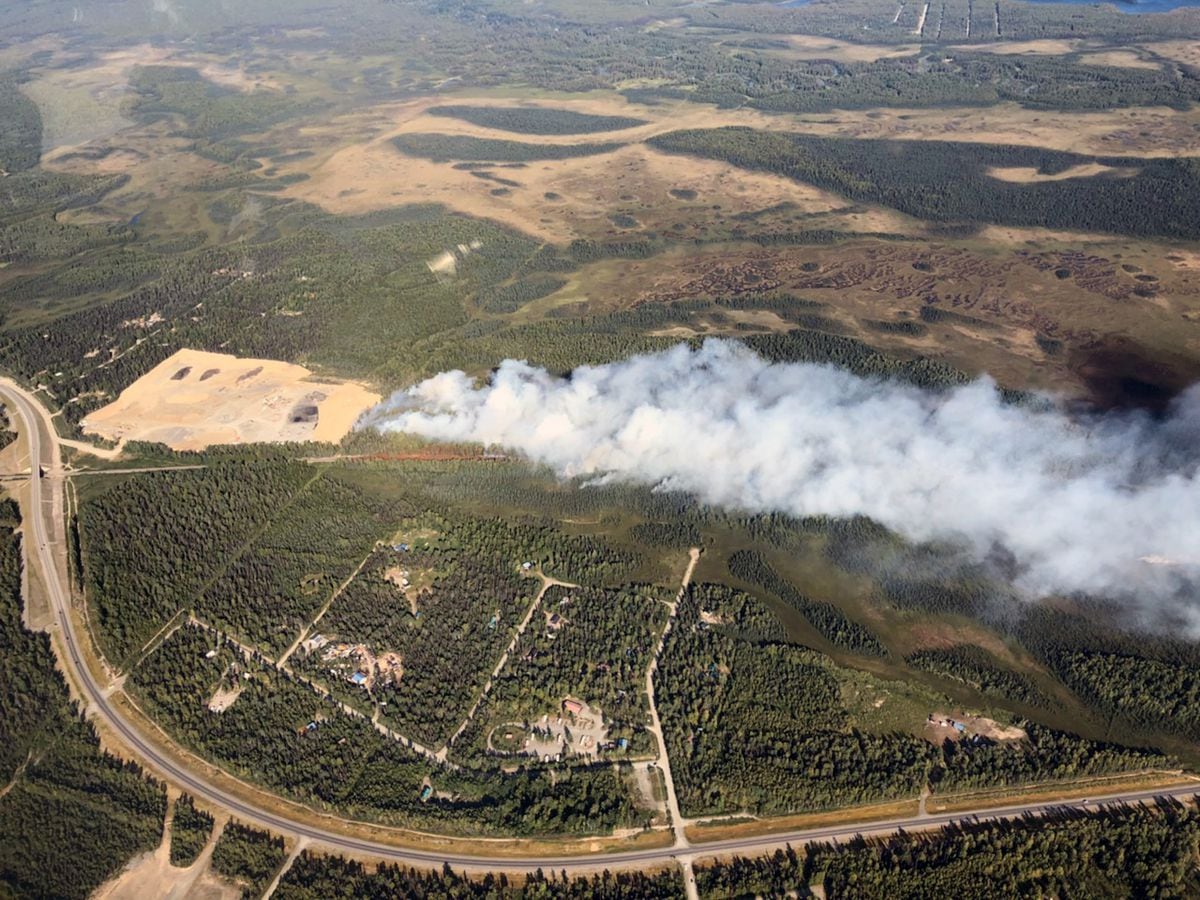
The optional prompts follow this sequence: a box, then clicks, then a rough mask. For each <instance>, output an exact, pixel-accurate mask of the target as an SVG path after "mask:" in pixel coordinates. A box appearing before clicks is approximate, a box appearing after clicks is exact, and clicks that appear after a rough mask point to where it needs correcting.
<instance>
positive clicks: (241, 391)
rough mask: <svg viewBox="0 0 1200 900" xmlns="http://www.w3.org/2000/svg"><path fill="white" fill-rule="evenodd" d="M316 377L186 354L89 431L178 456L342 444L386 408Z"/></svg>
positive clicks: (286, 366) (129, 391) (297, 369)
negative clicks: (374, 410) (243, 447)
mask: <svg viewBox="0 0 1200 900" xmlns="http://www.w3.org/2000/svg"><path fill="white" fill-rule="evenodd" d="M185 370H187V371H186V372H185ZM213 370H216V371H215V374H212V371H213ZM180 373H184V374H182V375H181V374H180ZM311 375H312V373H311V372H310V371H309V370H308V369H305V368H304V367H303V366H298V365H294V364H292V363H285V362H279V361H276V360H262V359H239V358H237V357H235V356H228V355H226V354H222V353H207V352H203V351H198V350H180V351H179V352H178V353H176V354H174V355H173V356H171V357H170V358H169V359H167V360H165V361H163V362H162V363H160V364H159V365H157V366H156V367H155V368H154V369H152V370H151V371H150V372H148V373H146V374H145V375H143V376H142V377H141V378H139V379H138V380H137V381H135V382H134V383H133V384H132V385H130V386H129V387H128V388H126V389H125V390H124V391H122V392H121V396H120V397H118V398H117V400H116V401H114V402H113V403H110V404H109V405H108V406H105V407H103V408H102V409H99V410H97V411H96V412H94V413H92V414H91V415H89V416H88V417H87V418H86V419H85V420H84V422H83V423H82V427H83V429H84V431H85V432H88V433H91V434H98V435H100V436H101V437H104V438H107V439H109V440H139V441H153V442H157V443H163V444H166V445H167V446H169V447H171V448H172V449H175V450H202V449H204V448H205V447H209V446H212V445H214V444H241V443H256V442H268V443H271V442H282V441H289V442H290V441H327V442H331V443H336V442H337V441H340V440H341V439H342V438H343V437H344V436H345V435H346V434H347V433H348V432H349V431H350V429H351V428H352V427H353V426H354V423H355V422H356V421H357V420H358V417H359V416H360V415H362V413H363V412H365V411H366V410H367V409H369V408H370V407H372V406H373V405H375V404H376V403H378V402H379V399H380V398H379V395H377V394H373V393H371V392H370V391H369V390H367V389H366V388H365V387H363V386H362V385H359V384H353V383H348V382H347V383H332V382H325V381H321V382H317V381H313V380H312V379H311ZM203 376H207V377H203Z"/></svg>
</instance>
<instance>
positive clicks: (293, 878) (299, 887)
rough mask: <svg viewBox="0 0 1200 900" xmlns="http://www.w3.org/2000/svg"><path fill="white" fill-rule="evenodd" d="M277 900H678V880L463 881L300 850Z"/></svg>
mask: <svg viewBox="0 0 1200 900" xmlns="http://www.w3.org/2000/svg"><path fill="white" fill-rule="evenodd" d="M274 896H275V897H277V898H279V900H327V898H330V897H337V896H342V897H355V898H361V900H391V898H394V897H411V898H414V900H451V898H453V900H551V898H553V900H682V898H683V897H684V896H685V894H684V890H683V882H682V879H681V878H680V877H679V875H678V874H677V873H676V872H675V871H673V870H672V871H668V872H663V873H653V872H609V871H607V870H606V871H604V872H601V873H600V874H597V875H577V876H574V877H568V876H566V875H565V873H564V874H562V875H560V874H559V873H557V872H553V871H550V872H542V871H541V870H538V871H536V872H534V873H533V874H532V875H530V876H529V877H527V878H520V879H518V878H513V879H511V880H510V879H509V877H508V876H507V875H505V874H503V873H500V874H498V875H493V874H488V875H485V876H483V877H482V878H469V877H467V876H466V875H461V874H459V873H457V872H455V871H454V870H453V869H451V868H450V867H449V866H446V867H444V868H442V869H441V870H434V871H419V870H417V869H410V868H406V867H403V866H393V865H387V864H385V865H382V866H379V867H378V868H377V869H376V870H375V871H370V870H368V869H367V868H366V867H365V866H363V865H362V864H361V863H358V862H354V861H352V860H346V859H343V858H341V857H328V856H317V855H315V854H313V853H310V852H308V851H305V852H304V853H301V854H300V856H299V857H297V859H296V861H295V862H294V863H293V864H292V867H291V868H290V869H288V871H287V872H286V873H285V874H284V876H283V879H282V880H281V881H280V883H279V888H278V889H277V890H276V891H275V894H274Z"/></svg>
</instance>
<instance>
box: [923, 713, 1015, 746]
mask: <svg viewBox="0 0 1200 900" xmlns="http://www.w3.org/2000/svg"><path fill="white" fill-rule="evenodd" d="M925 737H926V738H927V739H928V740H929V741H930V742H931V743H934V744H939V745H940V744H942V743H943V742H945V741H955V742H957V741H962V740H972V739H974V738H977V737H978V738H986V739H987V740H990V741H1023V740H1025V739H1026V738H1028V737H1029V735H1028V734H1026V733H1025V730H1024V729H1023V728H1018V727H1017V726H1015V725H1001V724H1000V723H999V722H997V721H996V720H995V719H989V718H987V717H986V716H976V715H969V714H967V713H954V714H949V715H947V714H946V713H943V712H940V711H935V712H932V713H930V715H929V721H928V722H927V723H926V725H925Z"/></svg>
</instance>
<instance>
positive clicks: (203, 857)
mask: <svg viewBox="0 0 1200 900" xmlns="http://www.w3.org/2000/svg"><path fill="white" fill-rule="evenodd" d="M223 825H224V823H223V821H221V820H218V822H217V824H216V826H215V827H214V828H213V832H212V835H211V836H210V837H209V840H208V844H207V845H206V846H205V848H204V851H203V852H202V853H201V854H200V857H199V858H198V859H197V860H196V861H195V862H194V863H192V864H191V865H190V866H188V867H186V868H182V869H180V868H176V867H175V866H172V865H171V832H170V827H169V826H168V827H167V828H165V829H164V830H163V839H162V843H161V844H159V846H158V847H157V848H156V849H155V850H153V851H152V852H150V853H144V854H142V855H141V856H138V857H135V858H134V859H133V860H131V861H130V863H129V864H128V865H127V866H126V867H125V870H124V871H123V872H122V873H121V874H120V875H118V876H117V877H116V878H114V879H113V880H112V881H109V882H108V883H107V884H105V885H102V886H101V887H100V888H99V889H98V890H97V891H96V893H95V894H93V895H92V897H93V900H146V898H150V897H155V898H159V897H161V898H163V900H238V898H239V897H241V895H242V892H241V891H240V890H239V889H238V888H237V887H235V886H234V885H232V884H230V883H229V882H227V881H225V879H223V878H221V877H220V876H219V875H217V874H216V873H215V872H213V871H212V869H211V866H210V862H211V860H212V851H213V847H214V846H215V845H216V840H217V837H218V836H219V835H220V833H221V829H222V827H223Z"/></svg>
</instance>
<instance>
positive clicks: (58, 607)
mask: <svg viewBox="0 0 1200 900" xmlns="http://www.w3.org/2000/svg"><path fill="white" fill-rule="evenodd" d="M0 394H2V395H4V396H5V397H7V398H8V399H9V400H10V401H11V403H12V407H13V409H15V411H16V412H17V414H18V415H19V416H20V417H21V419H22V420H23V422H24V429H23V430H24V431H25V433H26V435H27V440H28V442H29V450H30V455H31V458H32V459H33V460H34V461H35V463H34V465H32V466H31V476H30V500H31V506H30V508H31V509H32V510H34V511H35V512H36V513H37V514H35V515H33V516H32V519H31V521H29V522H27V523H26V526H27V528H26V540H25V542H24V543H25V552H26V553H27V554H28V557H27V561H28V563H29V564H30V565H35V566H36V567H37V568H38V569H40V571H41V573H42V575H43V579H44V581H45V583H46V590H47V591H48V594H49V598H50V602H51V604H52V605H53V608H54V614H55V616H56V618H57V622H58V624H57V627H58V628H59V629H60V633H61V638H62V644H63V646H64V647H65V649H66V657H65V658H64V660H63V663H64V665H65V666H66V667H67V669H68V674H69V676H70V678H71V679H72V680H73V681H74V682H75V683H76V684H77V685H79V686H80V688H81V689H82V691H83V693H84V696H85V699H86V700H87V702H88V704H89V706H90V708H91V710H93V711H94V712H95V714H96V715H97V716H98V717H99V718H100V719H101V720H102V721H103V722H104V724H105V725H107V726H108V727H109V728H111V729H112V731H113V732H115V733H116V734H117V735H119V736H120V738H121V740H122V741H123V742H124V743H125V744H127V745H128V747H129V748H130V749H131V750H132V751H133V753H134V754H135V755H136V756H137V757H139V758H140V759H141V760H142V761H143V763H145V764H146V765H147V766H148V767H149V768H151V769H153V770H156V771H157V772H158V773H160V774H162V775H164V776H165V777H166V778H168V779H169V780H170V781H172V782H174V783H175V784H176V785H178V786H179V787H180V788H182V789H183V790H186V791H188V792H189V793H191V794H193V795H195V796H197V797H200V798H202V799H204V800H206V801H208V802H210V803H213V804H216V805H218V806H221V807H224V808H225V809H227V810H229V811H230V812H231V813H232V814H234V815H236V816H238V817H240V818H242V819H247V820H250V821H253V822H257V823H259V824H261V825H264V826H266V827H268V828H271V829H273V830H275V831H278V832H281V833H284V834H291V835H295V836H297V837H298V838H302V839H308V840H310V841H313V842H316V843H319V844H322V845H324V846H325V847H328V848H331V849H332V850H334V851H338V852H342V853H348V854H356V855H362V856H372V857H376V858H381V859H385V860H389V861H392V862H399V863H406V864H410V865H417V866H426V867H428V866H440V865H442V864H443V863H450V864H451V865H453V866H455V867H457V868H460V869H466V870H471V871H481V870H506V871H518V870H524V871H532V870H533V869H536V868H541V869H566V870H568V871H572V872H578V871H587V870H594V869H597V868H601V867H607V868H612V869H618V868H627V869H628V868H639V867H649V866H654V865H663V864H670V863H672V862H677V861H679V859H680V857H681V856H683V855H688V856H692V857H701V856H706V855H709V854H713V855H715V854H729V853H742V854H756V853H763V852H766V851H769V850H773V849H775V848H777V847H781V846H783V845H785V844H803V843H805V842H807V841H812V840H832V839H839V838H851V837H854V836H855V835H858V834H862V835H881V834H890V833H894V832H896V831H900V830H902V829H907V830H917V829H921V828H928V827H930V826H937V825H947V824H950V823H955V822H969V821H991V820H997V819H1010V818H1015V817H1020V816H1025V815H1031V814H1032V815H1037V814H1041V813H1045V812H1048V811H1050V810H1055V809H1063V808H1065V807H1074V808H1082V807H1084V806H1088V807H1095V806H1097V805H1100V804H1102V803H1110V802H1111V803H1117V802H1120V803H1135V802H1141V801H1146V800H1152V799H1155V798H1158V797H1176V798H1180V799H1184V798H1187V799H1191V798H1192V797H1194V796H1195V795H1196V794H1197V793H1200V787H1189V788H1176V789H1173V790H1156V791H1155V790H1151V791H1132V792H1126V793H1115V794H1111V795H1108V796H1103V797H1093V798H1091V799H1090V800H1089V801H1067V802H1062V801H1059V802H1046V803H1025V804H1020V805H1017V806H1009V807H1004V808H999V809H995V808H993V809H988V810H982V811H979V812H978V813H977V814H972V813H970V812H967V813H937V814H933V815H928V816H923V817H920V816H914V817H908V818H897V819H888V820H885V821H875V822H864V823H857V824H855V823H851V824H847V825H838V826H833V827H828V828H812V829H805V830H799V831H791V832H787V833H781V834H774V835H769V836H765V837H745V838H735V839H732V840H725V841H714V842H712V843H706V844H703V845H700V846H696V845H693V846H692V847H691V849H690V851H688V850H682V848H681V849H680V850H677V849H674V848H666V849H664V848H655V849H638V850H622V851H618V852H614V853H597V854H591V855H574V856H539V857H521V858H519V859H514V858H513V857H511V856H506V855H498V856H488V855H487V853H486V850H484V849H482V848H485V847H486V845H487V843H488V842H485V841H476V842H475V844H474V846H475V847H477V848H481V849H480V852H478V853H463V852H451V853H445V852H437V851H428V850H415V849H407V848H404V847H398V846H395V845H393V844H388V843H383V842H380V841H373V840H367V839H362V838H355V837H348V836H346V835H344V834H342V833H340V832H338V831H336V830H333V829H332V828H324V827H321V826H320V825H316V824H310V823H309V822H308V821H305V820H301V819H293V818H290V817H288V816H287V815H286V814H284V813H277V812H273V811H271V810H268V809H265V808H263V807H260V806H258V805H257V804H256V803H254V802H253V801H251V800H244V799H242V798H241V797H239V796H236V795H234V794H232V793H230V792H228V791H226V790H225V789H223V788H221V787H220V786H218V785H215V784H213V783H211V782H210V781H208V780H207V779H206V778H205V777H204V776H203V775H200V774H197V773H194V772H191V771H189V770H188V769H186V768H184V767H183V766H181V765H180V764H178V763H176V762H175V761H174V760H173V759H172V758H171V757H170V756H168V755H166V754H165V753H164V751H162V750H160V749H159V747H158V746H157V745H156V744H154V743H153V742H152V741H150V740H147V739H146V738H145V737H144V736H143V735H142V733H141V731H140V730H139V729H138V728H137V727H136V726H134V725H133V724H132V723H130V722H128V721H127V720H126V719H124V718H123V716H122V713H121V711H120V710H119V709H117V708H116V707H114V706H113V705H112V704H111V703H110V701H109V698H108V697H107V696H106V695H105V693H104V689H103V685H101V684H98V683H97V682H96V680H95V678H94V677H93V675H92V673H91V671H90V670H89V669H88V668H87V666H86V665H85V664H84V661H83V658H82V657H81V655H80V652H79V646H78V642H77V638H76V635H75V633H74V628H73V624H72V621H71V618H70V615H69V597H70V594H69V592H68V590H67V589H66V587H65V586H64V584H63V581H62V577H61V573H60V571H59V569H58V567H57V566H56V565H55V560H54V552H53V543H54V542H57V541H61V540H62V535H61V533H60V529H61V527H62V520H61V517H59V516H56V514H55V509H54V507H53V505H49V504H45V503H44V498H43V486H44V484H45V482H46V479H43V478H41V477H40V474H39V471H38V465H37V462H36V461H40V464H41V465H42V466H43V467H45V468H46V470H47V471H48V472H57V471H58V467H59V455H58V444H57V436H56V435H55V434H54V432H53V430H52V429H51V428H50V427H49V423H48V420H47V418H46V414H45V411H44V410H43V409H41V408H39V407H37V406H36V401H34V400H33V399H32V398H31V397H30V396H29V395H28V394H27V393H26V392H25V391H24V390H22V389H21V388H19V387H17V386H16V385H15V384H13V383H12V382H10V381H8V380H7V379H0ZM54 480H55V481H56V482H57V479H54ZM52 493H53V491H52ZM681 850H682V852H681Z"/></svg>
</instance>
